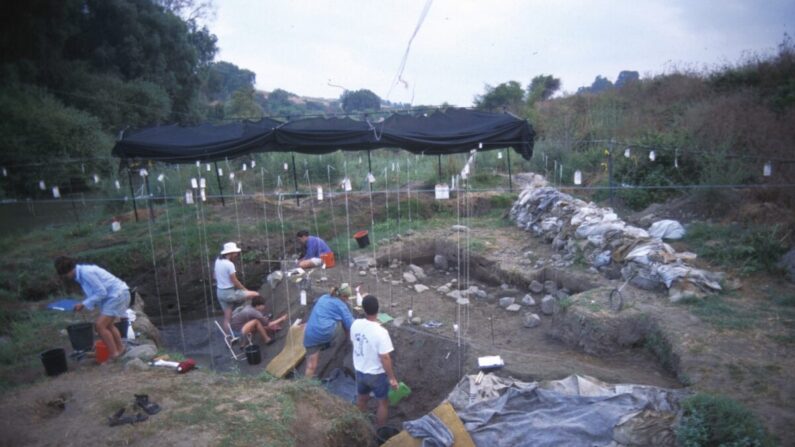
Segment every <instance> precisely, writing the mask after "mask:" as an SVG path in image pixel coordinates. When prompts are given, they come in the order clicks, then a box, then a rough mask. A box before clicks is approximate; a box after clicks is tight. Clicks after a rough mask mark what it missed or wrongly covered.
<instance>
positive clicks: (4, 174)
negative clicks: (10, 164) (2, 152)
mask: <svg viewBox="0 0 795 447" xmlns="http://www.w3.org/2000/svg"><path fill="white" fill-rule="evenodd" d="M3 177H8V169H6V168H3Z"/></svg>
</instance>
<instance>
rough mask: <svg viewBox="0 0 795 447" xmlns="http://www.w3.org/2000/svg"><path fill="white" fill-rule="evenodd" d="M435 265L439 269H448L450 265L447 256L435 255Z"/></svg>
mask: <svg viewBox="0 0 795 447" xmlns="http://www.w3.org/2000/svg"><path fill="white" fill-rule="evenodd" d="M433 266H434V267H436V269H437V270H447V269H448V268H449V267H450V266H449V264H448V262H447V256H444V255H435V256H434V257H433Z"/></svg>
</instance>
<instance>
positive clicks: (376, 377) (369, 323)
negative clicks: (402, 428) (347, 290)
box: [351, 295, 398, 427]
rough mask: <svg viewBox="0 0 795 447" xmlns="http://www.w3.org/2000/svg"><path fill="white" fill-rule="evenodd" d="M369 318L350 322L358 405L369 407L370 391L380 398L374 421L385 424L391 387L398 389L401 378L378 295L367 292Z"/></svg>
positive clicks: (365, 298)
mask: <svg viewBox="0 0 795 447" xmlns="http://www.w3.org/2000/svg"><path fill="white" fill-rule="evenodd" d="M362 308H364V313H365V315H366V318H360V319H357V320H356V321H354V322H353V324H352V325H351V342H353V368H354V369H355V370H356V393H357V397H356V406H358V407H359V410H361V411H362V412H366V411H367V402H368V401H369V400H370V392H372V393H373V394H374V395H375V398H376V400H378V409H377V410H376V414H375V421H376V425H377V426H378V427H381V426H383V425H384V424H386V419H387V415H388V413H389V406H388V405H389V403H388V401H387V397H388V395H389V387H392V388H393V389H397V387H398V381H397V378H396V377H395V372H394V371H393V369H392V358H391V357H390V356H389V354H390V353H391V352H392V351H393V350H394V348H393V347H392V339H391V338H389V332H387V330H386V329H384V328H383V327H382V326H381V324H380V323H379V322H378V299H376V297H374V296H373V295H367V296H365V297H364V299H363V300H362Z"/></svg>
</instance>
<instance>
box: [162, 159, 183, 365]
mask: <svg viewBox="0 0 795 447" xmlns="http://www.w3.org/2000/svg"><path fill="white" fill-rule="evenodd" d="M177 169H179V165H177ZM166 180H167V179H165V178H164V179H163V198H164V199H165V208H166V228H167V230H168V249H169V251H170V253H171V274H172V275H173V277H174V295H175V296H176V298H177V316H178V317H179V334H180V339H181V340H182V352H186V351H187V348H186V345H185V328H184V327H183V325H182V303H181V302H180V299H179V283H178V281H177V265H176V262H175V261H174V242H173V239H172V237H171V217H170V213H169V211H168V193H167V189H166Z"/></svg>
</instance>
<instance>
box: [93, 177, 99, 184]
mask: <svg viewBox="0 0 795 447" xmlns="http://www.w3.org/2000/svg"><path fill="white" fill-rule="evenodd" d="M97 183H99V176H98V175H97V174H94V184H95V185H96V184H97Z"/></svg>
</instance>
